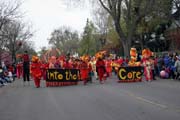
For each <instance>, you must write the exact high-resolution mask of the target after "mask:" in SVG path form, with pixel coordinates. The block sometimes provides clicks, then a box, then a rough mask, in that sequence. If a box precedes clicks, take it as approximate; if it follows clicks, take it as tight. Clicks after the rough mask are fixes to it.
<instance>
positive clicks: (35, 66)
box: [31, 56, 42, 88]
mask: <svg viewBox="0 0 180 120" xmlns="http://www.w3.org/2000/svg"><path fill="white" fill-rule="evenodd" d="M32 59H33V60H32V63H31V73H32V76H33V79H34V83H35V86H36V87H37V88H39V87H40V80H41V77H42V70H41V67H42V65H41V63H40V62H39V61H38V58H37V57H36V58H35V56H33V58H32Z"/></svg>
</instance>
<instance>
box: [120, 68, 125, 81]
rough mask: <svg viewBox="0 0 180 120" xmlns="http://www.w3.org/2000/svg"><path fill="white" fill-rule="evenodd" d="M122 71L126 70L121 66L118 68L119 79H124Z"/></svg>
mask: <svg viewBox="0 0 180 120" xmlns="http://www.w3.org/2000/svg"><path fill="white" fill-rule="evenodd" d="M122 72H126V70H125V69H123V68H121V69H120V70H119V77H120V78H121V79H123V80H125V79H126V76H122Z"/></svg>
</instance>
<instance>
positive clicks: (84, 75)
mask: <svg viewBox="0 0 180 120" xmlns="http://www.w3.org/2000/svg"><path fill="white" fill-rule="evenodd" d="M85 59H86V56H82V57H81V63H80V65H79V69H80V76H81V80H82V81H83V82H84V85H86V84H87V80H88V64H87V62H86V60H85Z"/></svg>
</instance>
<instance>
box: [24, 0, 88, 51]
mask: <svg viewBox="0 0 180 120" xmlns="http://www.w3.org/2000/svg"><path fill="white" fill-rule="evenodd" d="M63 1H66V2H67V0H24V2H23V4H22V8H23V11H25V20H26V21H29V22H31V23H32V24H33V30H34V31H36V32H35V35H34V37H33V38H32V41H36V42H35V48H36V50H37V49H38V50H40V48H41V47H43V46H46V47H47V46H48V41H47V39H48V38H49V36H50V34H51V32H52V31H53V30H54V29H56V28H59V27H61V26H69V27H71V28H72V29H74V30H77V31H79V32H82V31H83V28H84V26H85V24H86V20H87V18H91V15H90V9H88V6H86V7H81V8H78V7H76V8H72V7H67V6H66V5H65V4H63ZM69 8H71V9H69Z"/></svg>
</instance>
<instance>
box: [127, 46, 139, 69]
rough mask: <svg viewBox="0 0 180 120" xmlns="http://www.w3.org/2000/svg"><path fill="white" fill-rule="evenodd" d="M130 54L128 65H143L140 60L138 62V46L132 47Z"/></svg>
mask: <svg viewBox="0 0 180 120" xmlns="http://www.w3.org/2000/svg"><path fill="white" fill-rule="evenodd" d="M130 56H131V59H130V61H129V62H128V66H140V65H141V63H140V62H137V50H136V48H131V50H130Z"/></svg>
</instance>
